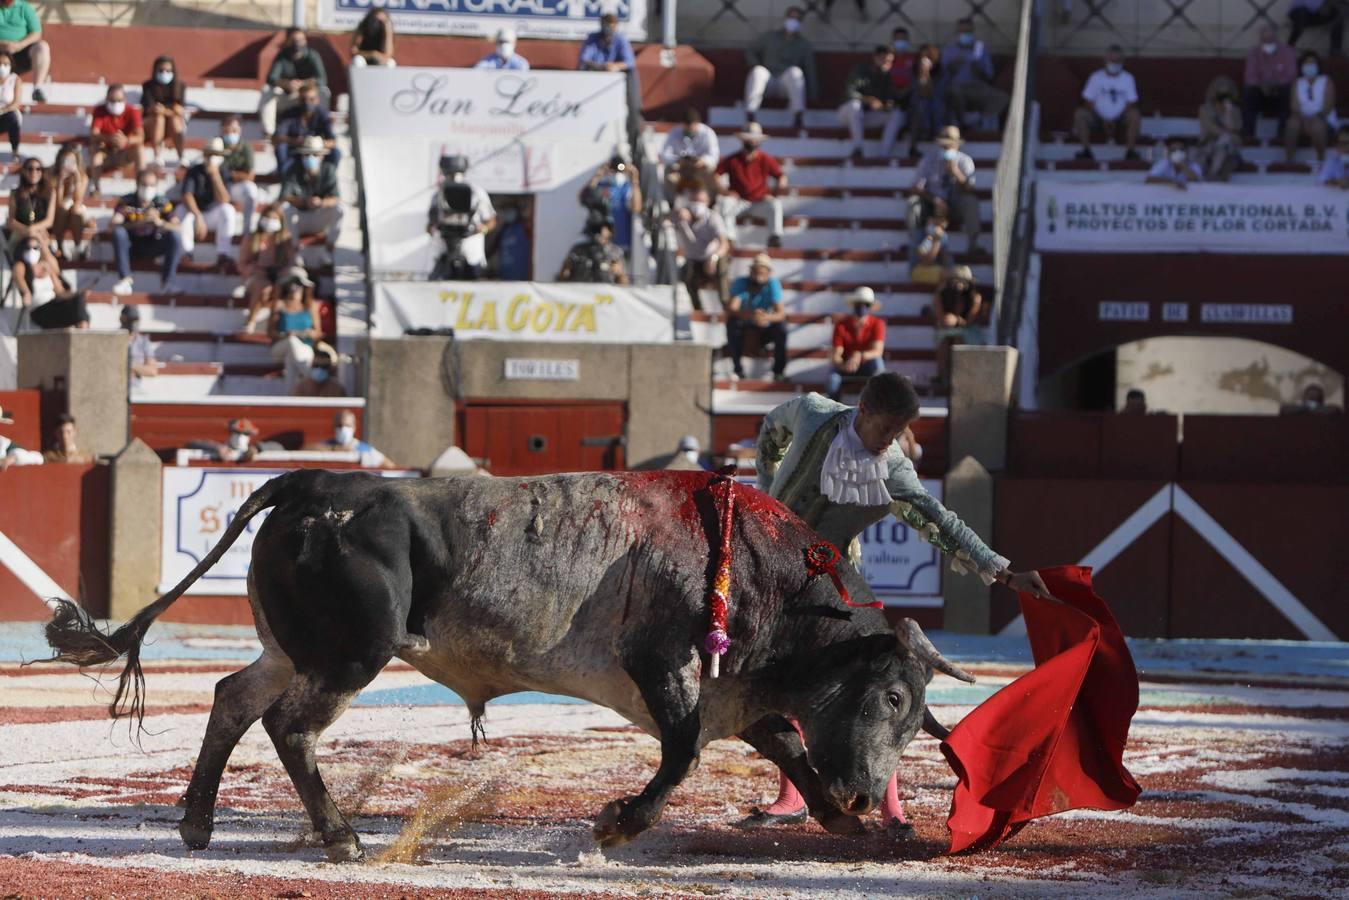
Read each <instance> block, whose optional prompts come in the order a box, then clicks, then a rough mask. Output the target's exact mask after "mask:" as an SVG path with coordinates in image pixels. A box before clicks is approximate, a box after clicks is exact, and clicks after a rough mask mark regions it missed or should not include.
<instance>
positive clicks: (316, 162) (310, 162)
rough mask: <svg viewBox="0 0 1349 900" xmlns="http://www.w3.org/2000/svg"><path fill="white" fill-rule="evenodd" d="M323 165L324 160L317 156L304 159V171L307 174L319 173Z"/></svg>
mask: <svg viewBox="0 0 1349 900" xmlns="http://www.w3.org/2000/svg"><path fill="white" fill-rule="evenodd" d="M321 165H323V160H322V159H320V158H319V157H317V156H306V157H305V158H304V170H305V171H306V172H317V171H318V170H319V166H321Z"/></svg>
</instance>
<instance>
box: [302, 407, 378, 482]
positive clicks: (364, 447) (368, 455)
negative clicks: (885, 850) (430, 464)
mask: <svg viewBox="0 0 1349 900" xmlns="http://www.w3.org/2000/svg"><path fill="white" fill-rule="evenodd" d="M305 449H306V450H326V451H328V452H329V453H355V454H358V455H359V456H360V462H361V465H363V466H365V467H366V468H371V469H375V468H385V469H388V468H392V467H393V463H392V462H391V461H390V460H389V458H388V457H387V456H385V455H384V454H383V453H380V452H379V451H378V450H376V449H375V448H374V447H372V446H370V445H369V444H367V443H366V442H365V441H362V440H357V438H356V414H355V413H354V412H352V411H351V410H349V409H343V410H339V411H338V413H337V414H336V415H334V416H333V436H332V437H330V438H328V439H327V440H324V441H317V442H315V443H313V444H310V445H309V446H308V447H306V448H305Z"/></svg>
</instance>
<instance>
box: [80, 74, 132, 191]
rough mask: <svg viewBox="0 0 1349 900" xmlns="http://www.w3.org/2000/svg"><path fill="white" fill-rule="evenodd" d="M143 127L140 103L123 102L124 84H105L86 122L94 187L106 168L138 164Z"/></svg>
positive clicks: (97, 188) (98, 183)
mask: <svg viewBox="0 0 1349 900" xmlns="http://www.w3.org/2000/svg"><path fill="white" fill-rule="evenodd" d="M144 143H145V129H144V127H143V126H142V124H141V111H140V108H139V107H136V106H132V105H131V104H129V103H127V102H126V88H124V87H122V86H121V85H120V84H110V85H108V96H107V99H106V100H105V101H104V102H103V103H100V104H99V105H98V106H97V107H95V108H94V118H93V121H92V122H91V123H90V125H89V168H90V173H89V175H90V177H91V178H92V179H93V181H94V190H95V191H98V190H99V189H100V187H101V185H100V182H101V181H102V179H103V172H104V171H105V170H109V169H112V170H116V169H121V168H123V167H124V166H135V167H136V168H137V169H139V168H140V166H141V145H142V144H144Z"/></svg>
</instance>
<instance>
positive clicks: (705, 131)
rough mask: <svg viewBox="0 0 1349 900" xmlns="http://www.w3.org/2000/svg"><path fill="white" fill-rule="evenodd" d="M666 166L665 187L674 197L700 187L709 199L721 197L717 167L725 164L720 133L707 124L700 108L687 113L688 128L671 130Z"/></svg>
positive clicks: (663, 156) (664, 159)
mask: <svg viewBox="0 0 1349 900" xmlns="http://www.w3.org/2000/svg"><path fill="white" fill-rule="evenodd" d="M660 161H661V163H662V164H663V165H664V166H665V186H666V190H667V191H668V192H669V196H671V197H674V196H675V195H677V194H680V193H683V192H684V191H686V190H691V189H693V188H695V187H700V188H702V189H703V190H705V191H707V193H708V195H709V196H716V193H717V176H716V172H717V163H719V162H720V161H721V143H720V141H718V140H717V133H716V132H715V131H713V130H712V129H711V128H708V127H707V126H706V125H704V124H703V117H702V114H701V113H699V112H698V109H697V108H696V107H693V106H690V107H688V108H687V109H685V110H684V124H683V125H682V126H680V127H678V128H672V129H670V133H669V134H668V135H666V136H665V145H664V146H663V147H662V148H661V151H660Z"/></svg>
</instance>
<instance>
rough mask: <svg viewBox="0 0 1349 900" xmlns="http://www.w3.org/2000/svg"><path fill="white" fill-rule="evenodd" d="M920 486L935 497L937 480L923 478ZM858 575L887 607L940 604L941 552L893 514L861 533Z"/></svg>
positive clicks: (939, 484)
mask: <svg viewBox="0 0 1349 900" xmlns="http://www.w3.org/2000/svg"><path fill="white" fill-rule="evenodd" d="M923 487H924V489H926V490H927V492H928V493H929V494H931V495H932V496H933V497H936V498H937V499H938V500H940V499H941V497H942V482H941V481H940V480H939V479H926V478H925V479H923ZM858 540H859V541H860V542H861V544H862V574H863V575H865V576H866V579H867V582H868V583H869V584H870V585H871V589H872V591H873V592H874V593H875V594H876V599H878V600H880V601H881V602H882V603H884V604H886V605H887V606H930V607H940V606H941V604H942V596H941V573H942V558H941V552H940V551H938V550H937V548H936V547H934V546H932V545H931V544H929V543H927V542H926V541H924V540H922V539H921V538H920V537H918V535H917V534H915V533H914V531H913V529H912V528H910V527H909V526H907V525H905V524H904V523H902V522H900V521H899V520H898V519H896V518H895V517H894V516H886V517H885V518H884V519H882V520H881V521H879V522H877V523H876V524H875V525H872V526H871V527H870V528H868V529H867V530H866V531H864V532H862V534H861V536H860V537H859V538H858Z"/></svg>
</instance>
